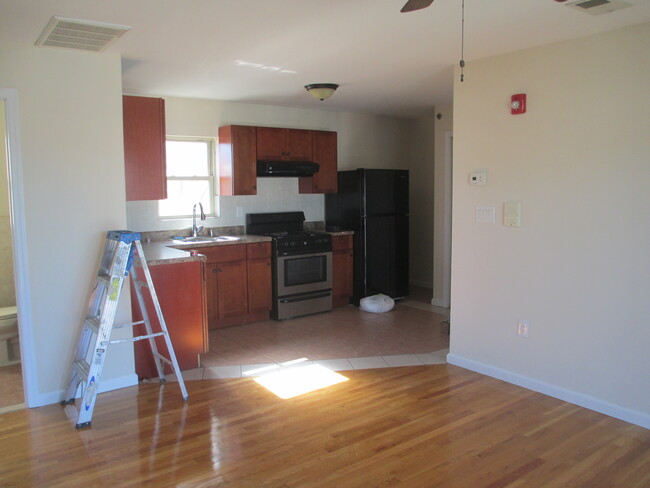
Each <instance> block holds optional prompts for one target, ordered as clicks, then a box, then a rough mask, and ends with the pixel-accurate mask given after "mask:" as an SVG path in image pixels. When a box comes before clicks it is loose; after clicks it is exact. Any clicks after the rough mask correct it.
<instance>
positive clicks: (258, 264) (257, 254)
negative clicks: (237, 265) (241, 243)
mask: <svg viewBox="0 0 650 488" xmlns="http://www.w3.org/2000/svg"><path fill="white" fill-rule="evenodd" d="M246 255H247V263H246V267H247V271H248V311H249V312H250V313H262V314H264V313H266V314H268V312H269V311H270V310H271V307H272V305H273V304H272V299H271V294H272V281H271V280H272V277H271V243H270V242H259V243H255V244H247V245H246Z"/></svg>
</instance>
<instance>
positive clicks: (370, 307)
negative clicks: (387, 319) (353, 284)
mask: <svg viewBox="0 0 650 488" xmlns="http://www.w3.org/2000/svg"><path fill="white" fill-rule="evenodd" d="M394 306H395V300H393V299H392V298H391V297H389V296H387V295H382V294H381V293H380V294H379V295H372V296H369V297H366V298H362V299H361V301H360V302H359V308H360V309H361V310H364V311H366V312H372V313H384V312H388V311H389V310H392V309H393V307H394Z"/></svg>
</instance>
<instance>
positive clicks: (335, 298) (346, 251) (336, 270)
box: [332, 235, 354, 307]
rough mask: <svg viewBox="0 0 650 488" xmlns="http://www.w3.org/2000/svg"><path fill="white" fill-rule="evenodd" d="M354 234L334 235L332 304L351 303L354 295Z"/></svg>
mask: <svg viewBox="0 0 650 488" xmlns="http://www.w3.org/2000/svg"><path fill="white" fill-rule="evenodd" d="M352 239H353V237H352V235H342V236H332V306H333V307H341V306H343V305H349V303H350V298H351V297H352V279H353V275H352V273H353V267H352V265H353V259H354V257H353V250H352Z"/></svg>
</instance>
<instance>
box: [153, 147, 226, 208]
mask: <svg viewBox="0 0 650 488" xmlns="http://www.w3.org/2000/svg"><path fill="white" fill-rule="evenodd" d="M167 141H175V142H205V143H207V144H208V175H207V176H168V175H167V172H166V171H165V185H167V182H169V181H207V182H208V191H209V194H210V199H211V202H210V203H211V204H212V212H211V213H207V212H206V213H205V215H206V216H207V217H218V216H219V213H218V205H217V203H218V201H217V195H216V192H215V188H217V184H216V183H217V181H216V179H217V174H216V167H217V162H216V160H217V158H216V148H217V139H216V137H200V136H166V137H165V144H167ZM167 198H169V191H168V193H167ZM156 213H157V216H158V220H179V219H188V218H192V213H191V212H190V213H187V214H183V215H180V214H179V215H160V205H158V207H157V209H156Z"/></svg>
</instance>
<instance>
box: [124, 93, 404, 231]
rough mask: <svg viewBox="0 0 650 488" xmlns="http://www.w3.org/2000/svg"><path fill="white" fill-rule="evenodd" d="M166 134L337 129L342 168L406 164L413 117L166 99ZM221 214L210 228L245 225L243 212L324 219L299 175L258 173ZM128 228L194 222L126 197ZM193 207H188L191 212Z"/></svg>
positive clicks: (224, 201)
mask: <svg viewBox="0 0 650 488" xmlns="http://www.w3.org/2000/svg"><path fill="white" fill-rule="evenodd" d="M165 113H166V122H167V134H168V135H174V136H203V137H215V138H216V137H217V136H218V130H219V127H220V126H223V125H230V124H238V125H256V126H270V127H292V128H302V129H315V130H332V131H336V132H338V165H339V169H340V170H345V169H354V168H398V169H408V168H409V164H410V160H409V147H410V141H411V122H410V121H409V120H405V119H398V118H390V117H375V116H369V115H361V114H354V113H347V112H345V113H342V112H329V111H324V110H304V109H296V108H285V107H276V106H269V105H258V104H246V103H235V102H223V101H218V100H198V99H185V98H165ZM219 201H220V207H221V213H220V217H218V218H209V219H208V220H207V221H206V223H205V225H206V227H223V226H233V225H244V217H237V216H236V208H237V207H242V208H243V213H244V214H245V213H250V212H274V211H288V210H303V211H305V216H306V218H307V220H308V221H322V220H323V219H324V209H323V206H324V198H323V195H300V194H299V193H298V179H297V178H259V179H258V194H257V195H255V196H235V197H221V198H219ZM127 209H128V225H129V228H132V229H136V230H138V231H152V230H169V229H179V228H183V227H190V226H191V219H180V220H179V219H172V220H158V219H157V203H156V202H128V203H127ZM189 210H190V209H188V212H189Z"/></svg>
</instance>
